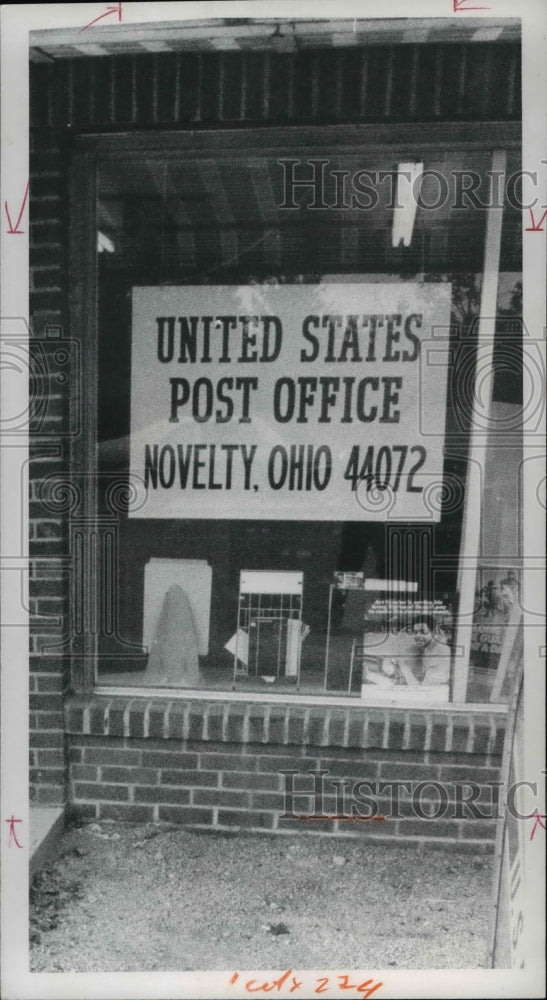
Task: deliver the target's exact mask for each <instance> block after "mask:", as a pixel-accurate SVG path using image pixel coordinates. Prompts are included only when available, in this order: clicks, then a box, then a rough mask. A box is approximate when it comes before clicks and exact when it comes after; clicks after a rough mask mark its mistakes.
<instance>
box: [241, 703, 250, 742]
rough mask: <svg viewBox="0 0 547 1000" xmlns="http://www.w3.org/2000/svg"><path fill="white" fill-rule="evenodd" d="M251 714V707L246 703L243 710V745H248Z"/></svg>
mask: <svg viewBox="0 0 547 1000" xmlns="http://www.w3.org/2000/svg"><path fill="white" fill-rule="evenodd" d="M250 712H251V705H250V703H248V704H247V705H245V708H244V710H243V727H242V728H243V732H242V743H243V745H245V744H247V743H249V716H250Z"/></svg>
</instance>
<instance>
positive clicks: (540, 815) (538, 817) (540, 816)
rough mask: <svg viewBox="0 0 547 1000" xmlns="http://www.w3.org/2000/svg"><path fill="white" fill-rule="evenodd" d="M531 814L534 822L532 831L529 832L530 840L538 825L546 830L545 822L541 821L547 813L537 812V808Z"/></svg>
mask: <svg viewBox="0 0 547 1000" xmlns="http://www.w3.org/2000/svg"><path fill="white" fill-rule="evenodd" d="M533 815H534V819H535V823H534V826H533V828H532V832H531V834H530V840H533V839H534V834H535V832H536V830H537V828H538V826H540V827H541V829H542V830H547V826H545V823H542V822H541V821H542V820H543V819H547V815H546V814H545V813H538V811H537V810H536V812H535V813H534V814H533Z"/></svg>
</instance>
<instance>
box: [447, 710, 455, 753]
mask: <svg viewBox="0 0 547 1000" xmlns="http://www.w3.org/2000/svg"><path fill="white" fill-rule="evenodd" d="M453 738H454V720H453V719H452V716H451V715H449V716H448V725H447V727H446V741H445V750H446V751H447V752H448V753H450V752H451V750H452V742H453Z"/></svg>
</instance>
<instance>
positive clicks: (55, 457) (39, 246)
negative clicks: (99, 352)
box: [28, 128, 74, 805]
mask: <svg viewBox="0 0 547 1000" xmlns="http://www.w3.org/2000/svg"><path fill="white" fill-rule="evenodd" d="M30 139H31V167H30V220H31V226H30V322H31V335H30V355H31V385H30V406H31V410H30V414H29V425H30V432H31V444H30V453H29V467H28V479H29V551H30V555H31V564H30V577H29V612H30V629H31V639H30V651H29V652H30V718H29V728H30V790H31V791H30V795H31V801H32V802H35V803H36V804H40V805H52V804H61V803H62V802H63V801H64V799H65V787H66V752H65V735H64V720H63V707H64V696H65V694H66V692H67V690H68V688H69V660H68V657H67V655H66V651H65V650H64V649H63V646H62V640H63V636H64V635H65V634H66V631H67V602H68V586H67V583H68V571H69V562H68V555H69V553H68V549H67V522H66V517H65V516H64V515H65V513H66V496H64V495H63V491H62V490H61V492H60V493H59V491H58V490H57V487H56V486H55V481H56V479H55V477H58V476H61V477H65V478H66V473H67V471H68V467H69V441H70V430H71V427H70V419H69V414H70V409H71V392H72V391H73V388H74V386H73V383H72V379H71V366H72V360H73V359H72V357H71V352H70V349H69V345H68V343H67V342H68V340H69V336H68V329H69V328H68V322H67V295H66V292H67V289H66V281H67V278H66V273H67V272H66V256H67V252H66V225H65V219H66V213H67V207H66V201H65V200H64V199H65V195H66V166H67V164H66V156H65V155H64V146H65V143H64V140H63V137H62V135H61V133H60V132H58V131H56V130H54V129H49V128H48V129H33V130H31V133H30Z"/></svg>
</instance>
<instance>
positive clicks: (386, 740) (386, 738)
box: [382, 709, 389, 750]
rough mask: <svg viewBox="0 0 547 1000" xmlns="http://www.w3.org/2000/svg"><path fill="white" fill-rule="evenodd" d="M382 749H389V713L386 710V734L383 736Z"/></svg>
mask: <svg viewBox="0 0 547 1000" xmlns="http://www.w3.org/2000/svg"><path fill="white" fill-rule="evenodd" d="M382 749H383V750H388V749H389V713H388V712H386V710H385V709H384V733H383V736H382Z"/></svg>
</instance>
